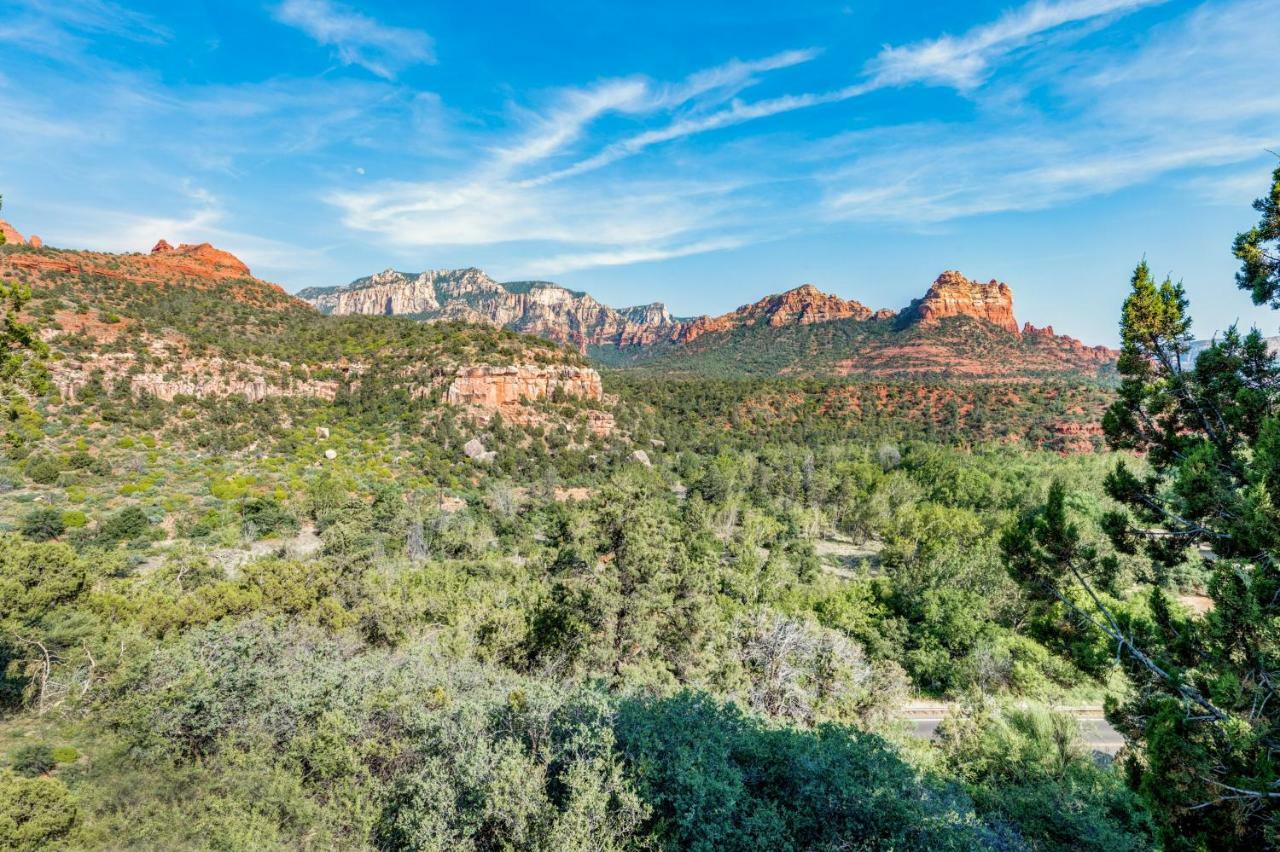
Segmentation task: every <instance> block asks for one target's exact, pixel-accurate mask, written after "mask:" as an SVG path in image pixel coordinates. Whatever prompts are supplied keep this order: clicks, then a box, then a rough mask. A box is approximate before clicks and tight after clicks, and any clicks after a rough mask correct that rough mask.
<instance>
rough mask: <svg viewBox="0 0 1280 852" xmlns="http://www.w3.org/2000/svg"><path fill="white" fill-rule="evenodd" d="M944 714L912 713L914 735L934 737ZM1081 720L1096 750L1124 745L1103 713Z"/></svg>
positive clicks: (1086, 737) (1108, 750) (1082, 732)
mask: <svg viewBox="0 0 1280 852" xmlns="http://www.w3.org/2000/svg"><path fill="white" fill-rule="evenodd" d="M942 718H943V717H942V715H941V714H938V715H934V714H927V715H924V716H916V715H912V716H911V718H910V719H909V721H910V722H911V723H912V726H913V727H912V731H911V733H912V736H916V737H919V738H920V739H922V740H929V739H933V737H934V735H935V734H936V733H937V732H938V723H939V722H941V721H942ZM1078 718H1079V721H1080V735H1081V737H1082V738H1083V739H1084V743H1085V745H1087V746H1088V747H1089V748H1090V749H1092V750H1093V751H1096V752H1101V753H1102V754H1115V753H1116V752H1117V751H1119V750H1120V746H1122V745H1124V737H1122V736H1120V733H1119V732H1118V731H1117V730H1116V729H1115V728H1113V727H1111V726H1110V725H1109V724H1107V720H1106V719H1104V718H1102V716H1101V715H1097V716H1091V715H1085V716H1080V717H1078Z"/></svg>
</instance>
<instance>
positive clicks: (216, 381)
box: [50, 353, 339, 402]
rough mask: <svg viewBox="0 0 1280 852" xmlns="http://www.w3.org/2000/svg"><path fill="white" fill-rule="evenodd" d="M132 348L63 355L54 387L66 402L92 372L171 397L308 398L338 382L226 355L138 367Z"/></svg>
mask: <svg viewBox="0 0 1280 852" xmlns="http://www.w3.org/2000/svg"><path fill="white" fill-rule="evenodd" d="M136 363H137V362H136V359H135V358H134V357H133V355H131V354H129V353H107V354H102V355H92V356H89V357H88V358H84V359H71V358H65V359H62V360H59V361H56V362H54V363H53V365H52V367H51V369H50V374H51V378H52V380H53V384H54V387H56V388H57V389H58V393H59V395H60V396H61V397H62V399H63V400H65V401H67V402H75V401H76V400H77V399H78V398H79V396H80V394H81V392H82V391H83V390H84V388H85V386H86V385H87V384H88V383H89V381H90V379H91V377H92V376H94V375H97V376H99V377H101V379H102V381H103V382H104V383H106V384H110V385H116V384H118V383H119V382H121V381H124V382H127V383H128V385H129V391H130V393H132V394H133V395H134V396H142V395H144V394H145V395H148V396H153V397H155V398H156V399H161V400H164V401H165V402H172V401H173V400H174V399H176V398H178V397H179V396H187V397H192V398H194V399H223V398H226V397H232V396H238V397H243V398H244V399H245V401H246V402H260V401H262V400H264V399H268V398H309V399H323V400H327V401H330V402H332V401H333V399H334V397H335V396H336V395H337V393H338V388H339V383H338V382H336V381H333V380H321V379H311V378H295V377H293V376H291V375H290V374H289V367H290V365H289V364H285V363H280V364H278V365H276V368H275V369H273V370H267V369H264V368H263V367H262V366H260V365H249V364H241V363H232V362H230V361H226V360H224V359H222V358H191V359H185V360H181V361H172V362H171V363H170V364H169V365H168V366H169V369H168V370H166V371H163V372H162V371H157V370H143V371H140V372H139V371H137V369H136Z"/></svg>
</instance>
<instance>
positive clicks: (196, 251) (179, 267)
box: [152, 240, 249, 279]
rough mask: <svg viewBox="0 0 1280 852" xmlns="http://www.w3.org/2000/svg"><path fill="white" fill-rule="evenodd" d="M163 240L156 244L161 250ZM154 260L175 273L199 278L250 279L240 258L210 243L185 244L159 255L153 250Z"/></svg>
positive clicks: (247, 270) (163, 251)
mask: <svg viewBox="0 0 1280 852" xmlns="http://www.w3.org/2000/svg"><path fill="white" fill-rule="evenodd" d="M162 243H164V240H161V241H160V243H157V244H156V248H160V244H162ZM152 258H153V259H154V260H155V261H156V262H158V263H165V264H167V265H168V266H169V267H170V268H171V269H173V270H174V271H175V272H179V273H185V274H187V275H193V276H195V277H197V278H214V279H217V278H248V277H249V267H247V266H245V265H244V263H243V262H242V261H241V260H240V258H238V257H236V256H235V255H234V254H231V253H230V252H225V251H222V250H221V249H216V248H214V247H213V246H211V245H209V244H208V243H197V244H195V245H189V244H187V243H183V244H182V245H180V246H178V247H177V248H176V249H171V250H170V251H165V250H163V249H161V250H160V251H159V252H158V253H157V252H156V251H155V249H152Z"/></svg>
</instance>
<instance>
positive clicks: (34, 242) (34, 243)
mask: <svg viewBox="0 0 1280 852" xmlns="http://www.w3.org/2000/svg"><path fill="white" fill-rule="evenodd" d="M27 245H29V246H31V247H32V248H40V247H41V246H43V245H44V240H42V239H40V238H39V237H37V236H36V235H35V234H32V235H31V236H30V237H27Z"/></svg>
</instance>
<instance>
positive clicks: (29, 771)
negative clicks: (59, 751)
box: [9, 743, 58, 778]
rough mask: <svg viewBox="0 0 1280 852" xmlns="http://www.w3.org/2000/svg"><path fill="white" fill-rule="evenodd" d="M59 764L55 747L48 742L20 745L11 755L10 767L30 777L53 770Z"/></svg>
mask: <svg viewBox="0 0 1280 852" xmlns="http://www.w3.org/2000/svg"><path fill="white" fill-rule="evenodd" d="M57 765H58V762H57V761H56V760H54V757H53V748H52V747H51V746H49V745H48V744H47V743H31V744H30V745H24V746H19V747H18V748H16V749H14V751H13V753H12V754H11V755H9V766H10V768H12V769H13V771H14V772H17V773H18V774H19V775H25V776H27V777H28V778H34V777H35V776H37V775H44V774H45V773H47V772H51V771H53V768H54V767H55V766H57Z"/></svg>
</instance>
